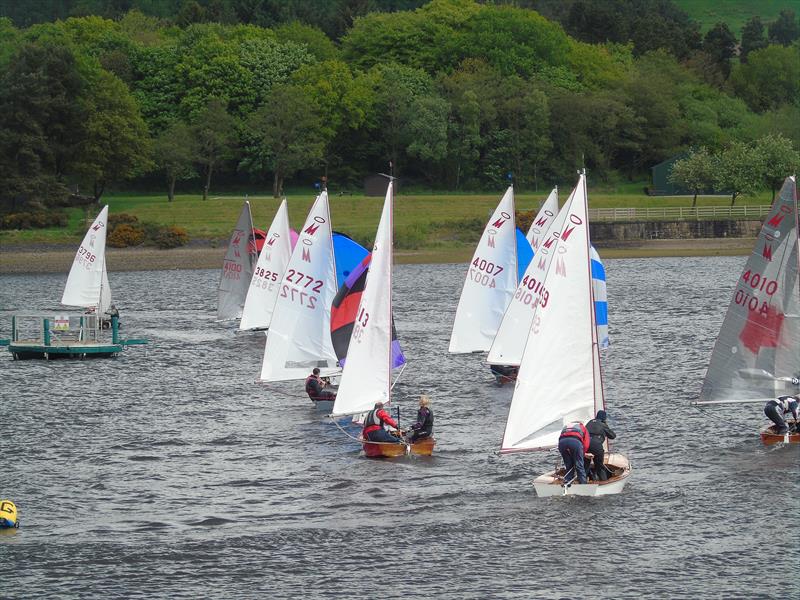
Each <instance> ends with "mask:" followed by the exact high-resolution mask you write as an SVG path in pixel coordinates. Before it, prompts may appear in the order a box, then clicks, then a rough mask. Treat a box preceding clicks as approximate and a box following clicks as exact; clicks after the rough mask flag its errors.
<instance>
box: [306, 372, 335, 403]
mask: <svg viewBox="0 0 800 600" xmlns="http://www.w3.org/2000/svg"><path fill="white" fill-rule="evenodd" d="M306 394H308V397H309V398H311V399H312V400H333V399H334V398H336V394H334V393H331V392H328V391H325V390H323V389H322V383H321V382H320V380H319V379H318V378H317V377H314V376H313V375H311V376H310V377H308V379H306Z"/></svg>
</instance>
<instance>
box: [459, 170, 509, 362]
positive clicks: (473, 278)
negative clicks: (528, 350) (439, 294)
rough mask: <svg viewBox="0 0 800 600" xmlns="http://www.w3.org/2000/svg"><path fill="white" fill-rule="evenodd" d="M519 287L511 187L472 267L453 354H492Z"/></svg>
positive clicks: (479, 244)
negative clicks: (498, 329) (489, 351)
mask: <svg viewBox="0 0 800 600" xmlns="http://www.w3.org/2000/svg"><path fill="white" fill-rule="evenodd" d="M516 287H517V247H516V227H515V225H514V188H513V187H512V186H509V188H508V190H507V191H506V193H505V194H504V195H503V198H502V199H501V200H500V204H498V205H497V208H496V209H495V211H494V213H493V214H492V217H491V218H490V219H489V222H488V223H487V225H486V228H485V229H484V230H483V235H481V239H480V242H479V243H478V247H477V249H476V250H475V254H474V255H473V257H472V261H471V262H470V264H469V269H468V271H467V277H466V280H465V281H464V287H463V289H462V291H461V297H460V299H459V301H458V308H457V309H456V317H455V321H454V323H453V332H452V335H451V337H450V352H453V353H464V352H482V351H486V350H489V348H490V347H491V345H492V340H494V337H495V335H496V334H497V328H498V327H499V326H500V322H501V321H502V320H503V314H504V313H505V310H506V307H507V306H508V303H509V302H510V301H511V298H512V297H513V295H514V290H515V289H516Z"/></svg>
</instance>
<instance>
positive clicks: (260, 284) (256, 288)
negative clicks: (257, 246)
mask: <svg viewBox="0 0 800 600" xmlns="http://www.w3.org/2000/svg"><path fill="white" fill-rule="evenodd" d="M291 255H292V242H291V230H290V229H289V213H288V210H287V208H286V199H284V200H283V201H282V202H281V205H280V206H279V207H278V212H276V213H275V218H274V219H273V220H272V225H270V226H269V230H268V231H267V235H266V239H265V240H264V246H263V247H262V249H261V254H259V255H258V262H256V266H255V268H254V269H253V277H252V279H251V280H250V287H249V288H248V290H247V295H246V297H245V301H244V307H243V308H242V320H241V321H240V322H239V329H240V330H248V329H250V330H253V329H267V328H269V325H270V322H271V321H272V313H273V311H274V309H275V302H276V301H277V299H278V293H279V291H280V285H281V282H282V281H283V274H284V273H285V272H286V266H287V265H288V264H289V258H290V257H291Z"/></svg>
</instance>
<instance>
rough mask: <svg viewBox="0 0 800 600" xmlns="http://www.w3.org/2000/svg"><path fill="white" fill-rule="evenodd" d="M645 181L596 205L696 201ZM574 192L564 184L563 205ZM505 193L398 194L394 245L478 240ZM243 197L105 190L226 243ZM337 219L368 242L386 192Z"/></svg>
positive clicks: (70, 240)
mask: <svg viewBox="0 0 800 600" xmlns="http://www.w3.org/2000/svg"><path fill="white" fill-rule="evenodd" d="M641 190H642V185H640V184H631V185H629V186H624V187H622V188H619V189H617V190H607V189H605V190H604V189H597V190H592V189H591V188H590V190H589V207H590V208H622V207H660V206H684V207H688V206H691V203H692V198H691V197H690V196H688V197H687V196H681V197H649V196H646V195H644V194H643V193H642V192H641ZM568 193H569V191H568V190H562V192H561V194H560V199H561V203H562V204H563V202H564V201H565V200H566V197H567V194H568ZM501 195H502V191H501V190H498V192H497V193H495V194H419V195H416V194H398V195H397V197H396V199H395V247H396V248H397V249H398V250H403V249H420V248H436V249H446V248H457V247H460V246H463V245H464V244H474V242H475V240H476V239H477V238H478V237H479V235H480V232H481V231H482V229H483V227H484V225H485V224H486V220H487V219H488V218H489V216H490V214H491V211H492V210H494V208H495V206H496V205H497V202H498V201H499V200H500V196H501ZM546 195H547V194H546V193H541V194H530V193H527V194H519V195H517V196H516V207H517V210H519V211H529V210H534V209H538V207H539V205H540V203H541V202H542V201H543V200H544V198H545V197H546ZM249 200H250V205H251V209H252V213H253V222H254V224H255V226H256V227H258V228H263V229H267V228H268V227H269V224H270V223H271V221H272V218H273V216H274V215H275V211H276V210H277V208H278V205H279V204H280V202H279V201H278V200H276V199H274V198H272V197H268V196H250V197H249ZM242 201H243V197H242V196H216V197H215V196H212V197H211V198H209V199H208V200H207V201H205V202H204V201H203V200H202V199H201V198H200V196H199V195H180V196H176V199H175V201H174V202H171V203H170V202H168V201H167V199H166V197H165V196H164V195H163V194H138V195H133V194H113V195H107V196H104V198H103V202H104V203H108V204H109V207H110V214H111V215H118V214H120V213H128V214H131V215H135V216H136V217H137V218H138V219H139V221H141V222H149V223H157V224H160V225H177V226H179V227H183V228H184V229H186V231H187V232H188V234H189V237H190V239H193V240H210V241H211V243H212V244H224V243H225V242H226V240H227V239H228V237H229V235H230V232H231V229H232V228H233V225H234V224H235V223H236V219H237V218H238V215H239V211H240V210H241V208H242ZM312 201H313V195H312V194H310V193H309V194H302V195H290V196H289V197H288V204H289V218H290V221H291V225H292V227H294V228H295V229H297V228H299V227H301V226H302V224H303V221H304V220H305V217H306V214H307V212H308V209H309V208H310V206H311V203H312ZM770 201H771V195H770V193H769V192H766V191H765V192H762V193H761V194H759V195H757V196H754V197H744V198H742V197H740V198H739V199H737V205H745V204H746V205H753V204H768V203H769V202H770ZM330 204H331V220H332V222H333V228H334V229H335V230H336V231H340V232H343V233H346V234H348V235H350V236H351V237H352V238H354V239H355V240H356V241H358V242H360V243H361V244H364V245H369V244H371V241H372V239H373V236H374V235H375V229H376V227H377V224H378V219H379V218H380V212H381V208H382V204H383V199H382V198H376V197H366V196H356V195H352V196H350V195H345V196H336V195H332V196H331V200H330ZM729 204H730V199H729V198H728V197H724V196H705V197H700V198H699V199H698V205H700V206H728V205H729ZM97 212H98V210H97V208H96V207H92V208H91V209H90V210H88V211H86V210H84V209H77V208H76V209H70V210H69V224H68V226H67V227H65V228H61V229H35V230H26V231H2V232H0V244H2V245H4V246H14V245H16V246H35V245H55V244H59V245H60V244H68V245H69V244H77V243H78V242H80V240H81V238H82V237H83V235H84V233H85V232H86V228H87V226H88V225H89V224H90V223H91V221H92V220H93V219H94V217H95V216H96V213H97Z"/></svg>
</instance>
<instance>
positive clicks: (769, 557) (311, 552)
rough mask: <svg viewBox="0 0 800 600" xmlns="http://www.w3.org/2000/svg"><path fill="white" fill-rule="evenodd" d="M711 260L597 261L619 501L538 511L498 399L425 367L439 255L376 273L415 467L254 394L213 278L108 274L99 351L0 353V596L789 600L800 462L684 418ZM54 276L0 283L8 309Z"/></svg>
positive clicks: (297, 405)
mask: <svg viewBox="0 0 800 600" xmlns="http://www.w3.org/2000/svg"><path fill="white" fill-rule="evenodd" d="M744 260H745V259H744V258H743V257H734V258H680V259H678V258H675V259H670V258H663V259H641V260H608V261H606V269H607V274H608V296H609V314H610V316H609V319H610V333H611V348H610V349H609V350H608V351H606V353H605V354H604V358H605V364H604V367H605V382H606V398H607V403H608V410H609V413H610V417H611V419H610V421H611V425H612V427H614V428H615V430H616V431H617V434H618V437H619V443H618V444H617V445H616V448H617V449H619V450H621V451H623V452H625V453H627V454H628V456H629V457H630V458H631V460H632V463H633V474H632V476H631V478H630V481H629V483H628V486H627V488H626V489H625V491H624V492H623V493H622V494H621V495H619V496H611V497H607V498H598V499H587V498H555V499H547V500H545V499H539V498H537V497H536V495H535V493H534V491H533V487H532V485H531V482H532V479H533V478H534V476H536V475H537V474H539V473H541V472H543V471H545V470H547V469H549V468H550V467H551V466H552V465H553V464H554V462H555V456H556V454H557V453H555V452H550V453H548V452H540V453H528V454H521V455H513V456H499V455H498V454H497V450H498V448H499V444H500V440H501V438H502V433H503V428H504V425H505V418H506V413H507V409H508V403H509V401H510V398H511V393H512V388H511V387H506V388H502V389H500V388H497V387H495V386H494V385H492V379H491V377H490V375H489V372H488V370H487V369H486V368H485V366H483V365H482V363H481V357H480V356H478V355H473V356H469V355H467V356H450V355H448V354H447V347H448V340H449V335H450V327H451V325H452V321H453V316H454V312H455V306H456V302H457V298H458V294H459V293H460V290H461V285H462V282H463V276H464V267H463V266H462V265H414V266H411V265H409V266H399V267H397V268H396V276H395V279H394V281H395V320H396V326H397V330H398V335H399V337H400V340H401V344H402V345H403V347H404V350H405V353H406V356H407V358H408V362H409V364H408V368H407V369H406V372H405V373H404V375H403V377H402V379H401V380H400V383H399V384H398V385H397V388H396V396H395V397H396V399H397V400H399V403H400V404H401V406H403V407H404V408H403V420H404V421H406V422H408V420H409V419H410V418H411V417H412V415H413V414H414V413H415V408H414V407H415V399H416V397H417V396H418V394H420V393H422V392H426V393H428V394H430V395H431V396H432V398H433V404H432V408H433V409H434V411H435V414H436V431H435V433H436V438H437V441H438V445H437V448H436V451H435V454H434V456H433V457H431V458H422V457H411V458H407V459H400V460H396V461H374V460H369V459H366V458H364V457H363V456H361V454H360V448H359V446H358V444H356V443H354V442H352V441H351V440H349V439H348V438H347V437H345V436H344V435H343V434H342V432H340V431H339V430H338V429H337V428H336V427H335V426H334V425H333V424H332V423H330V422H329V421H328V420H327V418H326V417H325V416H323V415H321V414H319V413H316V412H315V411H314V410H313V409H312V408H311V407H310V406H309V405H310V402H309V401H308V400H307V399H306V398H305V397H304V394H303V393H302V385H301V383H300V382H297V383H291V384H282V385H277V386H274V387H272V388H270V389H265V388H263V387H260V386H258V385H255V384H254V383H253V380H254V379H255V378H256V377H257V376H258V373H259V370H260V364H261V358H262V353H263V346H264V338H263V334H255V333H252V334H251V333H247V334H234V326H233V324H231V323H217V322H215V320H214V317H215V310H216V306H215V303H216V285H217V280H218V276H219V272H218V271H159V272H133V273H111V274H110V279H111V285H112V289H113V291H114V298H115V301H116V303H117V305H118V306H119V307H120V311H121V313H122V318H123V321H124V325H125V330H124V332H125V333H126V334H127V335H130V336H131V337H148V338H150V340H151V345H150V346H149V347H148V348H147V349H146V350H145V349H144V348H132V349H130V350H128V351H126V352H125V353H124V354H123V355H122V356H120V357H119V358H118V359H117V360H94V361H86V362H77V361H55V362H44V361H25V362H13V361H12V360H11V356H10V354H9V353H6V352H5V351H3V352H2V353H1V354H0V390H1V391H0V402H1V403H2V404H1V405H0V418H2V430H1V431H0V457H1V458H0V498H10V499H12V500H14V501H15V502H16V503H17V506H18V508H19V511H20V518H21V522H22V527H21V528H20V529H19V530H18V531H17V532H16V533H13V534H10V535H8V534H7V535H0V562H1V563H2V565H3V572H2V575H0V597H2V598H43V597H51V598H79V597H80V598H82V597H96V598H134V597H140V598H210V597H214V598H289V597H303V598H373V597H374V598H421V597H432V598H444V599H465V598H467V599H469V598H475V599H484V598H558V597H597V598H600V597H602V598H640V597H661V598H663V597H688V596H690V595H691V596H695V597H748V598H753V597H775V598H785V597H786V598H788V597H790V596H794V597H797V594H798V587H797V578H796V575H795V574H794V571H795V570H796V567H797V565H798V564H800V539H799V538H798V532H800V500H798V498H799V497H800V467H798V463H799V461H800V447H798V446H794V447H771V448H766V447H764V446H762V445H761V443H760V441H759V437H758V428H759V426H760V425H761V424H762V423H763V422H765V418H764V416H763V413H762V407H761V406H759V405H744V406H741V405H731V406H724V407H716V408H708V409H703V410H699V409H697V408H692V407H690V406H689V401H690V400H692V399H693V398H695V397H696V396H697V394H698V392H699V389H700V384H701V379H702V376H703V373H704V370H705V367H706V362H707V360H708V357H709V355H710V352H711V349H712V345H713V342H714V339H715V336H716V333H717V330H718V328H719V326H720V324H721V322H722V317H723V313H724V310H725V308H726V306H727V303H728V300H729V298H730V294H731V292H732V289H733V286H734V283H735V281H736V279H737V277H738V275H739V272H740V270H741V267H742V266H743V264H744ZM65 281H66V274H64V275H63V276H53V275H28V276H0V337H9V335H10V316H9V315H10V313H12V312H15V311H37V310H53V309H55V308H56V307H57V306H58V304H57V303H58V300H59V299H60V297H61V292H62V290H63V285H64V282H65Z"/></svg>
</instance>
